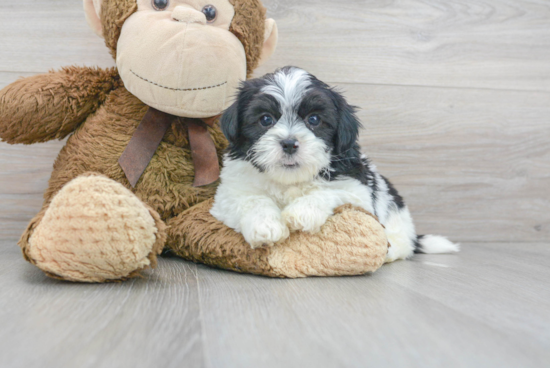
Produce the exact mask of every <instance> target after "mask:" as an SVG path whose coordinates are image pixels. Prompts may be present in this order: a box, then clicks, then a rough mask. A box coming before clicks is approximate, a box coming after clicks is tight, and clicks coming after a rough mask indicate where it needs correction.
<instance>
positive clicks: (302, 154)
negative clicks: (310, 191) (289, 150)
mask: <svg viewBox="0 0 550 368" xmlns="http://www.w3.org/2000/svg"><path fill="white" fill-rule="evenodd" d="M285 139H295V140H297V141H298V143H299V145H300V148H299V149H298V151H297V152H296V153H295V154H294V155H292V156H289V155H287V154H285V153H284V151H283V149H282V147H281V141H282V140H285ZM251 156H252V161H253V162H254V163H255V164H256V165H258V166H259V167H261V168H263V169H264V170H265V174H266V175H267V176H268V177H269V178H271V180H273V181H275V182H278V183H282V184H295V183H299V182H305V181H311V180H313V179H314V178H315V177H316V176H317V175H318V174H319V172H320V171H321V170H323V169H325V168H326V169H328V167H329V165H330V151H329V149H328V148H327V146H326V145H325V142H323V141H322V140H321V139H319V138H317V137H316V136H315V134H313V132H312V131H311V130H309V129H307V127H306V126H305V125H304V124H303V123H301V122H297V121H289V120H288V119H287V117H286V116H283V117H282V118H281V120H280V121H279V122H278V123H277V124H276V125H275V126H274V127H273V128H271V129H270V130H269V131H268V132H267V133H265V134H264V135H263V136H262V137H261V138H260V139H259V140H258V141H257V142H256V143H255V144H254V146H253V147H252V150H251ZM285 165H287V166H285ZM288 165H290V166H292V165H294V166H293V167H289V166H288Z"/></svg>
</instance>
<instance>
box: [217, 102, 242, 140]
mask: <svg viewBox="0 0 550 368" xmlns="http://www.w3.org/2000/svg"><path fill="white" fill-rule="evenodd" d="M220 125H221V128H222V132H223V134H224V135H225V137H226V138H227V140H228V141H229V143H235V142H236V141H237V139H238V138H239V102H238V101H235V103H233V105H231V106H229V108H228V109H227V110H225V112H224V114H223V115H222V118H221V120H220Z"/></svg>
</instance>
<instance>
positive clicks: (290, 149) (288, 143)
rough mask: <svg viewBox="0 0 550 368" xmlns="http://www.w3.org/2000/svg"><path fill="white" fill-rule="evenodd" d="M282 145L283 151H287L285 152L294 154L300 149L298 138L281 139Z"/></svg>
mask: <svg viewBox="0 0 550 368" xmlns="http://www.w3.org/2000/svg"><path fill="white" fill-rule="evenodd" d="M281 146H282V147H283V151H285V153H288V154H289V155H292V154H294V153H296V151H298V147H300V143H298V141H297V140H296V139H285V140H283V141H281Z"/></svg>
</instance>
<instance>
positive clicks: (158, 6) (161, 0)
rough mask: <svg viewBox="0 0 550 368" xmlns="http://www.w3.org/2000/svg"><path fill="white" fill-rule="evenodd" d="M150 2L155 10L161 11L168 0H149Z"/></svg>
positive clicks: (165, 6) (167, 3) (166, 5)
mask: <svg viewBox="0 0 550 368" xmlns="http://www.w3.org/2000/svg"><path fill="white" fill-rule="evenodd" d="M151 3H152V4H153V9H155V10H157V11H163V10H165V9H166V8H167V7H168V5H170V1H169V0H151Z"/></svg>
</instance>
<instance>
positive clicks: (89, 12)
mask: <svg viewBox="0 0 550 368" xmlns="http://www.w3.org/2000/svg"><path fill="white" fill-rule="evenodd" d="M101 3H102V0H84V11H85V12H86V20H87V21H88V24H89V25H90V27H91V28H92V30H93V31H94V32H95V33H96V34H97V35H98V36H99V37H103V26H102V25H101V19H100V17H99V15H100V14H101Z"/></svg>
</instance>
